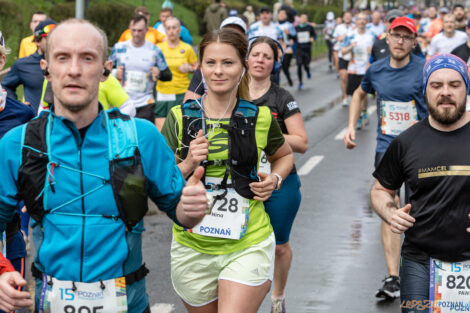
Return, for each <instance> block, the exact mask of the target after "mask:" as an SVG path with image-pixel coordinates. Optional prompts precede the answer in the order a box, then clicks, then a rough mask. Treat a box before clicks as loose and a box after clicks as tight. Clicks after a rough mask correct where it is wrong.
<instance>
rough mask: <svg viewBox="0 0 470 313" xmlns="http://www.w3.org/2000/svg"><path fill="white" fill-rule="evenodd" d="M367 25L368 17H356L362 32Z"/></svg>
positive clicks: (362, 15) (361, 15)
mask: <svg viewBox="0 0 470 313" xmlns="http://www.w3.org/2000/svg"><path fill="white" fill-rule="evenodd" d="M366 24H367V17H366V16H365V14H358V15H357V16H356V27H357V28H358V29H360V30H364V29H365V28H366Z"/></svg>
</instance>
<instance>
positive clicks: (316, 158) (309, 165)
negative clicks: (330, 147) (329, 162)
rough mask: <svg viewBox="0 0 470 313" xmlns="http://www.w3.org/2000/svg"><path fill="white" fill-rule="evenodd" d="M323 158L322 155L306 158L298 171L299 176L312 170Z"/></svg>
mask: <svg viewBox="0 0 470 313" xmlns="http://www.w3.org/2000/svg"><path fill="white" fill-rule="evenodd" d="M323 158H324V156H323V155H314V156H313V157H311V158H310V159H308V161H307V162H305V164H304V165H302V167H301V168H300V170H299V171H298V174H299V175H300V176H303V175H307V174H308V173H310V172H311V171H312V170H313V168H314V167H315V166H317V165H318V163H320V162H321V161H322V160H323Z"/></svg>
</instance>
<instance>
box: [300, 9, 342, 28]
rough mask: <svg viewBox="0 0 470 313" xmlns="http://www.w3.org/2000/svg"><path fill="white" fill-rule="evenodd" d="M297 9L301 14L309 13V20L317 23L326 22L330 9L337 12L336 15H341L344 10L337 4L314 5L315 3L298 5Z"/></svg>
mask: <svg viewBox="0 0 470 313" xmlns="http://www.w3.org/2000/svg"><path fill="white" fill-rule="evenodd" d="M297 10H298V11H299V14H303V13H305V14H307V15H308V18H309V21H311V22H315V23H317V24H323V23H325V20H326V13H328V12H329V11H332V12H334V13H335V17H338V16H341V15H342V12H343V10H342V9H341V8H339V7H336V6H319V5H316V6H313V5H307V6H297Z"/></svg>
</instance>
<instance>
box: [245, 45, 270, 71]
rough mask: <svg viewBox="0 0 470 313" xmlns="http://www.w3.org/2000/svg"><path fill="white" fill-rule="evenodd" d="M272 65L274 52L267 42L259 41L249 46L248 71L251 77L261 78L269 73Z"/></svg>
mask: <svg viewBox="0 0 470 313" xmlns="http://www.w3.org/2000/svg"><path fill="white" fill-rule="evenodd" d="M273 66H274V53H273V50H272V49H271V46H270V45H268V44H267V43H264V42H263V43H259V44H257V45H256V46H254V47H252V48H251V51H250V54H249V55H248V71H249V73H250V75H251V77H253V78H255V79H256V78H257V79H263V78H267V77H269V76H270V75H271V72H272V70H273Z"/></svg>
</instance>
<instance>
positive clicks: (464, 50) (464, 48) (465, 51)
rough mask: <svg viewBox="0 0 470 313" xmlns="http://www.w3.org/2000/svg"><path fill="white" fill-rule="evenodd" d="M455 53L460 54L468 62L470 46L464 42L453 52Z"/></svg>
mask: <svg viewBox="0 0 470 313" xmlns="http://www.w3.org/2000/svg"><path fill="white" fill-rule="evenodd" d="M451 53H452V54H453V55H456V56H458V57H459V58H461V59H462V60H464V61H465V63H467V62H468V58H469V57H470V48H469V47H468V45H467V43H464V44H463V45H460V46H458V47H457V48H455V49H454V50H452V52H451Z"/></svg>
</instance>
